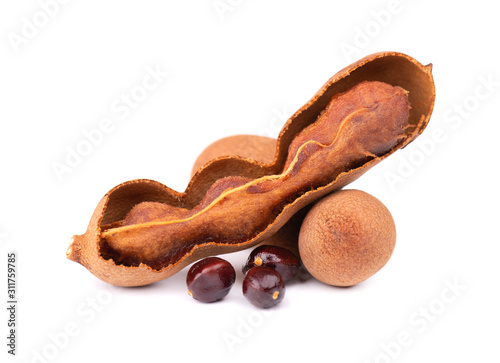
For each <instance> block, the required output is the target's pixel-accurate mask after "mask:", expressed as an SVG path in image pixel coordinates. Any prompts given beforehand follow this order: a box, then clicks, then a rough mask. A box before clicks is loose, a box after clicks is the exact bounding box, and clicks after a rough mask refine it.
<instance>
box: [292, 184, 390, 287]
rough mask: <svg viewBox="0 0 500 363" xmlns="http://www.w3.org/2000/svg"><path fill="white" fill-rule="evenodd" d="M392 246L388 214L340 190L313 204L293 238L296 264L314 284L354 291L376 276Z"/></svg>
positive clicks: (373, 201) (364, 197) (366, 197)
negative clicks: (296, 245) (296, 237)
mask: <svg viewBox="0 0 500 363" xmlns="http://www.w3.org/2000/svg"><path fill="white" fill-rule="evenodd" d="M395 244H396V227H395V225H394V220H393V219H392V216H391V213H390V212H389V210H388V209H387V208H386V207H385V206H384V205H383V204H382V202H380V201H379V200H378V199H377V198H375V197H373V196H372V195H370V194H368V193H365V192H363V191H360V190H340V191H337V192H334V193H332V194H330V195H329V196H326V197H324V198H323V199H321V200H320V201H319V202H317V203H316V204H315V205H314V206H313V207H312V208H311V210H310V211H309V213H308V214H307V216H306V217H305V219H304V222H303V224H302V227H301V228H300V235H299V252H300V257H301V259H302V263H303V264H304V266H305V267H306V269H307V270H308V271H309V273H310V274H311V275H312V276H314V277H315V278H316V279H318V280H320V281H322V282H324V283H327V284H330V285H335V286H352V285H356V284H358V283H360V282H362V281H364V280H366V279H367V278H369V277H370V276H372V275H373V274H375V273H376V272H377V271H379V270H380V269H381V268H382V267H383V266H384V265H385V264H386V263H387V261H388V260H389V258H390V257H391V255H392V252H393V250H394V246H395Z"/></svg>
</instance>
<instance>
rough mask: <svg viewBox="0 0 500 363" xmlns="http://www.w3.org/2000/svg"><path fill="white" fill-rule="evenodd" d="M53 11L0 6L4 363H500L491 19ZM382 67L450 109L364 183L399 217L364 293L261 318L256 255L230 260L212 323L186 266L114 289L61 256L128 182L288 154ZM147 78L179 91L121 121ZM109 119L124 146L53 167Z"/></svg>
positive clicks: (498, 73) (208, 2)
mask: <svg viewBox="0 0 500 363" xmlns="http://www.w3.org/2000/svg"><path fill="white" fill-rule="evenodd" d="M45 3H51V2H50V1H49V0H41V1H26V0H24V1H16V2H5V1H4V2H2V4H1V5H0V24H1V25H0V28H1V29H0V30H1V35H2V41H1V43H0V122H1V129H0V155H1V156H0V158H1V159H0V162H1V164H0V168H1V169H0V170H1V188H0V203H1V209H0V243H1V244H0V250H1V253H0V260H1V262H0V276H1V278H0V281H2V287H1V288H0V291H1V292H0V295H1V296H2V301H4V303H2V304H0V305H1V311H2V313H0V331H1V337H2V339H1V344H0V346H2V348H1V352H0V354H1V356H2V358H1V360H2V362H4V361H9V362H10V361H12V362H88V361H95V362H103V361H105V360H109V361H123V362H132V361H142V362H147V361H160V362H173V361H180V360H182V361H185V360H187V359H189V361H191V362H196V361H199V360H203V361H209V362H210V361H214V362H226V361H232V362H234V361H242V362H243V361H245V362H246V361H248V362H250V361H253V362H254V361H262V360H266V361H275V362H276V361H278V360H280V361H281V360H282V359H289V358H293V359H294V361H299V360H303V361H306V360H307V361H322V362H395V361H397V362H423V361H430V362H442V361H446V362H470V361H489V362H493V361H498V360H499V359H500V353H499V352H498V349H497V348H496V346H497V344H498V340H499V338H500V334H499V333H498V326H499V324H500V313H499V310H498V306H499V305H500V297H499V295H500V294H499V292H498V291H499V290H498V276H499V272H500V271H499V270H500V268H499V264H498V256H499V252H500V248H499V244H498V243H499V238H498V231H497V230H496V227H498V225H499V222H498V218H499V217H500V215H499V212H498V204H499V203H500V197H499V193H498V172H496V169H497V166H498V161H497V147H496V142H497V138H498V135H499V134H500V126H499V125H500V116H499V113H498V111H497V110H496V108H497V107H498V106H497V105H498V104H499V101H500V69H499V68H498V65H499V64H500V48H499V47H498V35H499V34H500V25H499V19H498V12H497V11H496V10H495V9H494V8H490V6H491V5H490V4H492V2H488V1H474V2H472V3H471V2H465V1H463V2H461V1H454V2H437V1H430V0H429V1H424V0H419V1H409V0H400V1H399V2H397V1H396V2H394V1H389V0H377V1H358V2H354V1H342V2H341V1H335V2H334V1H307V2H306V1H302V2H299V1H290V0H287V1H284V0H283V1H273V2H269V1H268V2H264V1H236V0H232V1H230V0H222V1H220V2H214V1H212V0H205V1H182V2H181V1H177V2H173V1H170V2H166V1H154V0H146V1H123V0H121V1H118V0H114V1H106V2H103V1H69V2H67V3H66V4H60V5H58V7H54V5H52V6H51V7H50V6H49V7H47V6H45V7H44V6H43V4H45ZM52 4H54V2H52ZM217 4H218V5H219V6H220V7H221V8H220V9H219V12H218V10H217V9H216V8H215V7H214V5H217ZM224 4H225V5H226V8H222V6H224ZM44 8H45V10H43V9H44ZM44 14H46V15H44ZM47 14H48V15H47ZM30 24H31V25H30ZM33 26H34V28H33ZM23 32H24V33H23ZM21 38H22V39H24V40H20V39H21ZM348 47H350V48H349V50H350V51H346V49H347V48H348ZM381 50H394V51H400V52H404V53H407V54H409V55H411V56H413V57H415V58H416V59H417V60H419V61H420V62H422V63H424V64H427V63H433V65H434V68H433V74H434V77H435V82H436V90H437V98H436V106H435V109H434V114H433V116H432V119H431V122H430V124H429V126H428V127H427V129H426V131H425V132H424V134H423V135H422V136H421V137H420V138H419V139H418V140H417V141H415V142H414V143H412V144H410V145H409V146H408V147H407V148H405V149H404V150H401V151H398V152H397V153H396V154H394V155H393V156H391V157H390V158H389V159H387V160H386V161H384V162H383V163H381V164H380V165H378V166H377V167H375V168H374V169H372V170H371V171H369V172H368V173H367V174H366V175H364V176H363V177H362V178H361V179H359V180H358V181H356V182H355V183H353V184H352V185H351V186H352V187H353V188H358V189H362V190H364V191H366V192H369V193H371V194H373V195H374V196H376V197H377V198H379V199H380V200H381V201H382V202H383V203H385V204H386V205H387V207H388V208H389V209H390V210H391V212H392V213H393V216H394V219H395V221H396V226H397V231H398V240H397V245H396V249H395V252H394V254H393V256H392V258H391V260H390V261H389V263H388V264H387V265H386V266H385V267H384V268H383V269H382V270H381V271H380V272H379V273H377V274H376V275H375V276H373V277H372V278H371V279H369V280H367V281H366V282H364V283H362V284H360V285H358V286H356V287H353V288H348V289H345V288H335V287H331V286H328V285H324V284H322V283H319V282H317V281H315V280H314V279H310V280H308V281H306V282H302V283H301V282H294V283H291V284H290V285H289V286H288V290H287V292H286V298H285V300H284V301H283V302H282V303H281V304H280V305H279V306H277V307H276V308H275V309H272V310H270V311H268V312H266V313H265V314H264V312H263V311H262V310H258V309H256V308H254V307H253V306H251V305H250V304H249V303H248V302H247V301H246V300H245V299H244V297H243V296H242V294H241V281H242V276H241V272H239V269H240V266H241V264H242V263H243V261H244V260H245V259H246V256H247V254H248V252H249V251H242V252H240V253H236V254H231V255H225V257H224V258H227V259H228V260H229V261H230V262H232V263H233V264H234V266H235V267H236V269H237V270H238V277H237V281H236V284H235V286H234V288H233V290H232V291H231V293H230V294H229V295H228V296H227V297H226V298H225V299H224V300H222V301H220V302H218V303H214V304H208V305H207V304H201V303H198V302H196V301H195V300H193V299H191V298H190V297H189V296H188V294H187V293H186V289H185V282H184V281H185V276H186V272H187V269H185V270H183V271H181V272H179V273H178V274H177V275H175V276H173V277H171V278H169V279H167V280H164V281H161V282H159V283H156V284H154V285H151V286H148V287H143V288H117V287H113V286H109V285H107V284H106V283H104V282H101V281H100V280H98V279H97V278H96V277H94V276H93V275H92V274H91V273H89V272H88V271H87V270H86V269H84V268H83V267H82V266H80V265H78V264H76V263H74V262H71V261H69V260H67V259H66V258H65V252H66V248H67V247H68V244H69V240H70V237H71V236H72V235H74V234H81V233H83V232H84V231H85V229H86V226H87V223H88V221H89V219H90V216H91V214H92V212H93V210H94V208H95V206H96V205H97V202H98V201H99V199H100V198H101V197H102V195H103V194H104V193H106V192H107V191H108V190H109V189H111V188H112V187H114V186H115V185H117V184H119V183H121V182H123V181H126V180H130V179H135V178H150V179H155V180H158V181H160V182H162V183H164V184H166V185H168V186H170V187H172V188H174V189H176V190H180V191H181V190H184V188H185V187H186V185H187V183H188V181H189V175H190V169H191V166H192V163H193V162H194V160H195V158H196V157H197V155H198V154H199V153H200V152H201V150H203V148H204V147H205V146H207V145H208V144H209V143H211V142H213V141H215V140H217V139H219V138H221V137H224V136H228V135H233V134H242V133H249V134H257V135H269V134H272V135H274V136H276V135H277V134H278V132H279V129H280V127H281V125H282V124H283V122H284V121H285V118H286V117H288V116H290V115H291V114H292V113H293V112H294V111H296V110H297V109H298V108H300V107H301V106H302V105H303V104H304V103H305V102H306V101H308V100H309V98H310V97H311V96H312V95H313V94H314V93H315V92H316V91H317V90H318V89H319V88H320V86H322V85H323V83H324V82H326V81H327V79H328V78H330V77H331V76H332V75H333V74H334V73H336V72H337V71H338V70H340V69H341V68H343V67H345V66H346V65H348V64H350V63H352V62H353V61H355V60H357V59H358V58H361V57H363V56H365V55H367V54H370V53H374V52H377V51H381ZM148 67H149V68H153V69H155V68H158V69H160V71H161V72H168V75H166V76H163V78H162V79H161V84H160V83H158V84H157V85H156V86H157V87H156V88H155V89H154V90H151V91H148V92H147V93H146V94H144V95H143V98H144V100H142V101H141V102H138V103H137V104H136V106H137V107H136V108H135V109H129V111H130V113H129V114H128V113H127V114H126V112H128V111H125V110H123V109H122V112H121V113H118V112H116V110H113V109H112V105H113V104H116V102H117V101H116V100H120V97H121V95H122V94H125V95H126V94H130V93H131V92H132V91H133V90H134V89H136V88H137V87H138V86H140V85H141V84H142V81H143V79H144V77H145V76H146V74H147V69H148ZM485 82H486V83H488V82H489V86H488V87H489V88H488V87H485V86H484V83H485ZM137 92H139V91H137ZM478 97H479V98H478ZM283 114H284V115H285V116H286V117H284V116H283ZM106 118H108V119H111V120H112V121H113V129H112V131H111V132H109V133H107V134H105V135H104V137H103V139H102V141H101V142H100V143H99V144H98V145H95V146H93V148H92V149H91V150H90V151H89V152H88V155H85V156H84V157H82V158H81V160H77V161H74V164H75V165H74V166H73V167H71V168H70V169H71V171H67V172H65V173H64V174H63V175H62V176H61V177H60V178H58V176H57V174H56V172H55V171H54V169H53V166H54V163H65V158H66V157H67V155H68V153H69V151H68V150H71V149H72V150H74V149H75V148H77V146H78V145H79V143H81V142H82V140H85V134H84V132H85V131H87V132H90V130H92V129H95V128H97V127H99V124H100V122H101V120H102V119H106ZM434 133H438V134H441V137H440V138H439V139H438V140H434V139H433V134H434ZM424 149H425V150H426V152H425V153H424V152H423V151H422V150H424ZM388 175H399V176H400V178H401V179H400V180H399V181H398V182H397V183H396V184H393V185H391V184H390V183H389V182H388V180H387V177H388ZM8 251H16V252H17V254H18V264H17V269H18V299H19V302H20V303H19V309H18V328H19V330H18V337H17V339H18V350H17V353H18V355H17V356H16V357H11V356H10V355H8V354H7V352H6V350H7V347H6V339H5V338H6V335H7V319H8V318H7V311H6V301H7V298H6V290H7V287H6V286H5V284H6V269H7V267H6V259H7V252H8ZM450 285H455V287H454V288H453V289H450V288H449V286H450ZM4 306H5V307H4ZM425 311H427V313H426V312H425ZM67 329H69V330H70V331H71V332H72V333H74V334H73V336H71V337H69V338H67V339H66V338H65V337H64V335H65V334H67V332H65V330H67ZM228 337H229V339H230V338H232V339H233V340H232V344H228V342H227V339H228ZM398 339H399V342H398ZM401 340H402V341H401ZM54 341H56V342H57V344H55V343H54ZM402 343H404V344H402ZM40 357H42V358H43V359H40ZM6 358H7V359H6Z"/></svg>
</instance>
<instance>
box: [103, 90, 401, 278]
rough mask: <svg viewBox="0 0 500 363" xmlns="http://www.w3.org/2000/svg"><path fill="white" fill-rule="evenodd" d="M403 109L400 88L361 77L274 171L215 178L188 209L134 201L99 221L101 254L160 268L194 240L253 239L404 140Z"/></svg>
mask: <svg viewBox="0 0 500 363" xmlns="http://www.w3.org/2000/svg"><path fill="white" fill-rule="evenodd" d="M409 109H410V106H409V103H408V96H407V92H406V91H405V90H403V89H402V88H400V87H394V86H391V85H389V84H387V83H383V82H375V81H372V82H361V83H359V84H357V85H356V86H354V87H353V88H352V89H350V90H348V91H346V92H343V93H340V94H337V95H335V96H334V97H333V98H332V100H331V102H330V103H329V104H328V106H327V107H326V109H325V111H324V112H322V113H321V115H320V116H319V117H318V119H317V120H316V121H315V122H314V123H312V124H311V125H309V126H308V127H306V128H305V129H303V130H302V131H301V132H299V133H298V134H297V136H296V137H295V138H294V139H293V141H292V143H291V145H290V147H289V155H288V157H287V160H286V162H285V165H284V168H283V170H282V171H281V172H280V173H279V174H275V175H270V176H263V177H260V178H256V179H250V178H247V177H242V176H227V177H224V178H222V179H219V180H216V181H215V182H214V183H213V184H212V185H211V186H210V188H209V189H208V190H207V192H206V193H205V195H204V197H203V199H202V200H201V201H199V203H198V204H197V205H196V206H194V207H193V208H188V209H186V208H181V207H175V206H172V205H169V204H165V203H158V202H156V203H155V202H143V203H140V204H138V205H136V206H134V207H133V208H132V210H131V211H130V212H129V213H128V214H127V216H126V217H125V219H124V221H123V222H122V223H121V224H117V225H113V226H111V227H109V228H108V227H106V228H104V227H103V230H102V233H101V237H102V241H101V250H102V255H103V257H104V258H108V259H113V260H114V261H115V262H116V263H119V264H123V265H127V266H137V265H138V264H140V263H146V264H147V265H148V266H151V267H152V268H154V269H156V270H161V269H163V268H164V267H165V266H169V265H172V264H174V263H175V262H176V261H178V260H179V259H181V258H182V256H183V255H184V254H186V253H187V252H189V251H190V250H191V249H192V248H194V247H195V246H196V245H199V244H204V243H206V242H216V243H218V244H221V243H225V244H237V243H240V242H244V241H248V240H250V239H253V238H254V237H255V236H257V235H258V234H260V233H262V232H264V231H265V229H266V228H267V227H268V225H269V224H270V223H272V222H273V221H274V220H275V219H276V218H277V217H278V216H279V214H280V213H281V211H282V210H283V208H284V207H285V206H286V205H287V204H289V203H291V202H293V201H294V200H296V199H297V198H300V197H301V196H302V195H303V194H305V193H307V192H309V191H311V190H315V189H317V188H318V187H321V186H323V185H325V184H327V183H328V182H329V181H330V180H333V179H335V178H336V177H337V176H338V175H340V174H341V173H345V172H349V171H350V170H352V169H353V168H356V167H357V166H359V165H362V164H364V163H366V162H367V161H369V160H371V159H373V158H376V157H379V156H382V155H384V154H385V153H386V152H388V151H390V150H391V149H392V148H394V147H395V146H396V145H397V144H398V143H400V142H401V141H402V140H404V139H405V138H406V134H405V130H406V128H407V126H408V124H407V122H408V115H409ZM143 205H146V206H147V207H146V209H145V208H142V206H143ZM148 208H149V209H150V210H149V211H148ZM145 210H146V211H147V213H144V211H145ZM151 210H153V211H154V212H153V213H151ZM130 221H138V222H137V223H136V222H134V223H130Z"/></svg>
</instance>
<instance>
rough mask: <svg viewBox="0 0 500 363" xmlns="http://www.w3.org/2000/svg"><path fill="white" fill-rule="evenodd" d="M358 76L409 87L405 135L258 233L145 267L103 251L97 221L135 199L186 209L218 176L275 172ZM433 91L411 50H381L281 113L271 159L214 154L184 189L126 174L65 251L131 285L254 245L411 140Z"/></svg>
mask: <svg viewBox="0 0 500 363" xmlns="http://www.w3.org/2000/svg"><path fill="white" fill-rule="evenodd" d="M365 80H378V81H383V82H387V83H389V84H391V85H397V86H401V87H403V88H404V89H406V90H407V91H409V100H410V104H411V107H412V109H411V111H410V116H409V124H410V127H408V128H407V129H406V136H407V137H406V138H405V139H404V140H403V141H402V142H401V143H399V144H398V145H396V146H395V147H394V148H393V149H391V150H390V151H389V152H387V153H385V154H384V155H382V156H379V157H376V158H373V159H371V160H370V161H368V162H366V163H364V164H362V165H359V166H357V167H355V168H353V169H351V170H349V172H345V173H342V174H340V175H338V176H337V177H336V178H334V179H333V180H331V181H330V182H328V183H327V184H325V185H323V186H321V187H318V188H315V189H314V190H311V191H310V192H307V193H305V194H303V195H302V196H301V197H300V198H297V199H295V200H293V201H292V202H290V203H289V204H288V205H286V206H285V207H284V208H283V209H282V211H281V212H280V214H279V216H278V217H277V218H276V219H274V220H273V221H272V222H271V223H270V224H269V225H268V227H267V228H266V229H265V230H264V231H263V232H262V233H259V234H258V235H256V236H254V237H252V238H250V239H248V240H245V241H241V242H236V243H230V244H228V243H218V242H206V243H202V244H198V245H196V246H194V247H192V248H190V249H188V250H186V251H182V252H183V254H182V257H181V258H179V259H178V260H176V261H175V262H174V263H171V264H169V265H168V266H165V267H164V268H161V269H154V268H151V266H148V265H146V264H144V263H139V264H138V265H136V266H126V265H122V264H116V263H115V261H114V260H113V259H112V258H104V257H103V254H105V251H102V250H101V247H102V244H101V238H100V236H101V231H102V228H103V226H106V228H109V227H110V226H111V227H112V226H114V225H115V224H116V223H117V222H119V221H120V220H122V219H123V218H124V217H125V216H126V215H127V213H128V212H129V211H130V210H131V209H132V208H133V207H134V206H135V205H136V204H138V203H141V202H144V201H154V202H161V203H167V204H170V205H172V206H174V207H176V208H186V209H191V208H193V207H195V206H196V205H197V204H198V203H199V201H201V200H202V199H203V198H204V196H205V194H206V192H207V190H208V189H209V188H210V187H211V186H212V185H213V183H214V182H215V181H217V180H219V179H221V178H224V177H227V176H230V175H233V176H243V177H248V178H251V179H256V178H259V177H262V176H265V175H273V174H277V173H279V172H280V170H282V168H283V166H284V164H285V159H286V157H287V152H288V147H289V145H290V143H291V142H292V140H293V139H294V137H295V136H296V135H297V134H298V133H299V132H300V131H301V130H303V129H304V128H306V127H307V126H308V125H309V124H311V123H312V122H314V121H315V120H316V118H317V116H318V115H319V114H320V113H321V111H322V110H324V109H325V107H326V105H327V104H328V102H329V100H330V99H331V98H332V97H333V95H335V94H338V93H339V92H344V91H346V90H348V89H349V88H351V87H352V86H354V85H356V84H358V83H360V82H362V81H365ZM434 96H435V94H434V84H433V80H432V76H431V67H430V66H426V67H425V66H422V65H421V64H420V63H418V62H417V61H415V60H414V59H413V58H411V57H409V56H406V55H404V54H401V53H394V52H384V53H377V54H373V55H371V56H368V57H366V58H364V59H362V60H360V61H358V62H356V63H354V64H352V65H350V66H349V67H346V68H345V69H343V70H342V71H340V72H339V73H337V74H336V75H335V76H333V77H332V78H331V79H330V80H329V81H328V82H327V83H326V84H325V85H324V86H323V87H322V88H321V89H320V90H319V91H318V92H317V94H316V95H315V96H314V97H313V98H312V99H311V100H310V101H309V102H308V103H307V104H306V105H304V106H303V107H302V108H301V109H300V110H298V111H297V112H296V113H295V114H294V115H293V116H292V117H291V118H290V119H289V120H288V121H287V123H286V124H285V126H284V128H283V130H282V132H281V133H280V136H279V138H278V140H277V149H276V153H275V158H274V160H273V162H272V163H270V164H263V163H261V162H258V161H249V160H247V159H244V158H241V157H226V158H218V159H215V160H213V161H212V162H210V163H209V164H205V166H204V167H202V168H201V169H200V170H198V172H197V173H196V174H195V175H194V176H193V178H192V179H191V182H190V183H189V186H188V188H187V189H186V191H185V192H184V193H179V192H176V191H174V190H172V189H170V188H168V187H166V186H164V185H162V184H160V183H158V182H155V181H151V180H133V181H129V182H126V183H123V184H121V185H119V186H117V187H115V188H113V189H112V190H111V191H110V192H108V193H107V194H106V195H105V196H104V197H103V198H102V200H101V201H100V203H99V204H98V206H97V208H96V210H95V212H94V214H93V216H92V218H91V221H90V223H89V226H88V229H87V232H86V233H85V234H84V235H80V236H75V237H74V238H73V242H72V243H71V245H70V247H69V249H68V252H67V256H68V258H70V259H72V260H74V261H77V262H80V263H81V264H82V265H84V266H85V267H87V268H88V269H89V271H91V272H92V273H93V274H94V275H96V276H97V277H99V278H101V279H102V280H104V281H107V282H109V283H112V284H115V285H121V286H138V285H145V284H149V283H152V282H154V281H158V280H161V279H163V278H166V277H168V276H170V275H172V274H173V273H175V272H177V271H179V270H180V269H182V268H183V267H184V266H186V265H187V264H189V263H191V262H193V261H195V260H197V259H199V258H201V257H206V256H208V255H216V254H221V253H227V252H234V251H237V250H240V249H244V248H248V247H251V246H254V245H256V244H257V243H259V242H261V241H262V240H264V239H266V238H268V237H269V236H271V235H273V234H274V233H275V232H276V231H278V230H279V228H280V227H281V226H283V225H284V223H285V222H286V221H287V220H289V219H290V218H291V217H292V216H293V215H294V214H295V212H296V211H298V210H300V209H301V208H302V207H304V206H306V205H308V204H309V203H311V202H312V201H315V200H317V199H318V198H320V197H322V196H323V195H325V194H327V193H329V192H331V191H333V190H336V189H339V188H341V187H343V186H345V185H347V184H348V183H350V182H351V181H353V180H355V179H356V178H358V177H359V176H361V175H362V174H363V173H364V172H365V171H366V170H368V169H369V168H370V167H372V166H374V165H376V164H377V163H378V162H379V161H380V160H382V159H383V158H385V157H387V156H388V155H390V154H391V153H392V152H394V151H395V150H397V149H399V148H401V147H404V146H405V145H406V144H408V143H409V142H411V141H412V140H413V139H414V138H415V137H417V136H418V135H419V134H420V133H421V132H422V131H423V129H424V128H425V126H426V124H427V122H428V120H429V117H430V114H431V112H432V108H433V104H434Z"/></svg>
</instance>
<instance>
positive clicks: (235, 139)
mask: <svg viewBox="0 0 500 363" xmlns="http://www.w3.org/2000/svg"><path fill="white" fill-rule="evenodd" d="M275 153H276V139H271V138H270V137H265V136H256V135H234V136H228V137H224V138H222V139H219V140H217V141H215V142H213V143H211V144H210V145H208V146H207V147H206V148H205V149H204V150H203V151H202V152H201V154H200V155H199V156H198V158H197V159H196V161H195V162H194V164H193V169H192V171H191V177H193V175H194V174H196V172H197V171H198V170H199V169H201V167H202V166H203V165H205V164H207V163H208V162H209V161H212V160H214V159H217V158H220V157H223V156H239V157H241V158H245V159H250V160H254V161H257V162H259V163H262V164H270V163H272V162H273V160H274V154H275Z"/></svg>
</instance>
